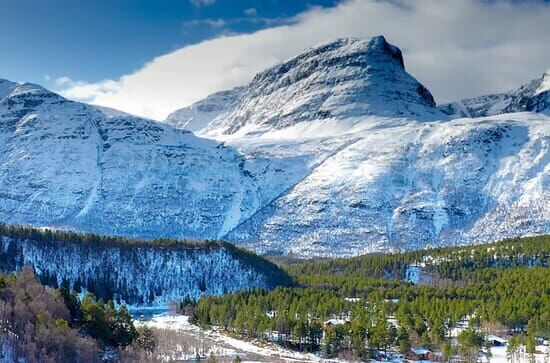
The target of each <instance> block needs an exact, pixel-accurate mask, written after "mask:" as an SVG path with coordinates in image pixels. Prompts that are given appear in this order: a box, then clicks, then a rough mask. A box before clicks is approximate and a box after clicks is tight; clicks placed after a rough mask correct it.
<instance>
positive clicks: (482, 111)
mask: <svg viewBox="0 0 550 363" xmlns="http://www.w3.org/2000/svg"><path fill="white" fill-rule="evenodd" d="M439 109H440V110H441V111H443V112H444V113H446V114H448V115H450V116H453V117H480V116H490V115H498V114H501V113H511V112H523V111H532V112H544V111H546V110H549V109H550V69H549V70H547V71H546V72H545V73H544V74H543V75H542V77H541V78H539V79H535V80H533V81H531V82H529V83H528V84H525V85H523V86H521V87H520V88H519V89H517V90H514V91H511V92H506V93H499V94H494V95H486V96H479V97H473V98H468V99H465V100H462V101H459V102H453V103H448V104H444V105H441V106H439Z"/></svg>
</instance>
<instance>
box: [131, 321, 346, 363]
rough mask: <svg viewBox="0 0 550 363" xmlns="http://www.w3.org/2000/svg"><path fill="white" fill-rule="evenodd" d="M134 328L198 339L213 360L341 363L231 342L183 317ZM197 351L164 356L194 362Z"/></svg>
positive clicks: (262, 345)
mask: <svg viewBox="0 0 550 363" xmlns="http://www.w3.org/2000/svg"><path fill="white" fill-rule="evenodd" d="M136 325H137V326H139V325H147V326H148V327H152V328H156V329H163V330H173V331H177V332H180V333H185V334H184V335H182V336H181V338H182V339H198V340H196V341H198V342H200V344H199V345H202V346H203V347H205V346H208V347H209V348H207V349H203V355H204V356H206V357H207V356H209V354H210V352H211V351H212V352H214V354H215V355H216V357H225V358H235V357H236V356H237V355H238V356H239V357H240V358H241V359H242V360H243V362H254V361H260V362H341V361H339V360H326V359H321V358H320V357H318V356H317V355H314V354H307V353H299V352H294V351H291V350H288V349H284V348H282V347H279V346H277V345H275V344H269V343H264V342H258V341H256V342H252V341H244V340H239V339H235V338H232V337H230V336H228V335H226V334H223V333H222V332H220V331H218V330H201V329H200V328H199V327H197V326H195V325H193V324H190V323H189V317H187V316H184V315H161V316H156V317H153V318H152V319H150V320H142V321H140V320H138V321H136ZM200 350H201V349H200V346H197V347H194V348H193V347H191V348H190V349H188V351H187V352H179V353H174V352H166V353H165V354H166V355H167V356H170V357H172V358H173V359H174V358H176V359H178V358H179V359H194V358H195V355H196V352H199V351H200ZM178 354H179V355H178Z"/></svg>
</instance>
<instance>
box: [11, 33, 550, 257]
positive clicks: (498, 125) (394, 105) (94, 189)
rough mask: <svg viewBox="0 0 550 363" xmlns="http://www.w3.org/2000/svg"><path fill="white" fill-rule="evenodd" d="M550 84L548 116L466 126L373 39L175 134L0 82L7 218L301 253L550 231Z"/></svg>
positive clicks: (177, 117)
mask: <svg viewBox="0 0 550 363" xmlns="http://www.w3.org/2000/svg"><path fill="white" fill-rule="evenodd" d="M547 80H548V77H544V78H543V81H541V82H540V84H538V85H534V84H533V85H532V86H530V87H529V89H530V90H531V89H534V91H532V92H531V91H527V90H526V89H525V92H523V93H524V94H526V95H527V94H529V97H528V98H529V99H530V100H531V101H529V102H528V103H529V104H530V105H542V106H541V107H542V108H541V107H539V106H536V107H534V106H533V107H531V106H530V107H531V108H530V109H529V110H530V112H519V113H506V114H501V115H494V116H490V117H489V116H483V117H477V118H461V119H455V120H453V119H452V118H451V117H449V115H448V114H447V113H451V114H453V113H454V112H449V111H448V109H446V112H447V113H444V112H442V111H441V109H438V108H437V107H436V105H435V102H434V99H433V97H432V95H431V94H430V92H429V91H428V90H426V88H424V87H423V86H422V85H421V84H420V83H419V82H418V81H416V80H415V79H414V78H413V77H412V76H410V75H409V74H408V73H407V72H406V71H405V68H404V62H403V58H402V56H401V52H400V51H399V49H398V48H396V47H395V46H393V45H390V44H389V43H387V42H386V40H385V39H384V38H383V37H375V38H373V39H371V40H360V39H340V40H337V41H335V42H332V43H326V44H322V45H320V46H318V47H314V48H312V49H309V50H307V51H305V52H304V53H302V54H300V55H298V56H296V57H294V58H292V59H290V60H288V61H286V62H284V63H281V64H280V65H276V66H274V67H272V68H270V69H268V70H266V71H264V72H261V73H259V74H258V75H256V76H255V77H254V78H253V80H252V81H251V83H250V84H248V85H245V86H243V87H241V88H237V89H234V90H232V91H226V92H220V93H217V94H214V95H212V96H210V97H208V98H206V99H205V100H203V101H199V102H198V103H196V104H195V105H192V106H190V107H189V108H186V109H183V110H179V111H176V112H174V113H173V114H172V115H171V116H170V118H169V119H168V120H167V122H166V124H159V123H155V122H153V121H150V120H145V119H141V118H137V117H133V116H129V115H124V114H119V113H117V112H113V111H112V110H104V109H98V108H96V107H92V106H88V105H84V104H81V103H77V102H72V101H68V100H66V99H64V98H62V97H60V96H58V95H56V94H53V93H51V92H49V91H47V90H45V89H43V88H41V87H38V86H35V85H17V84H15V85H14V84H11V83H5V82H4V83H2V84H4V85H3V86H2V87H0V90H2V91H0V96H1V97H2V100H1V101H0V220H2V221H4V222H7V223H23V224H33V225H39V226H43V225H46V226H56V227H64V228H71V229H76V230H83V231H93V232H98V233H102V234H123V235H129V236H139V237H145V238H150V237H159V236H167V237H197V238H224V239H227V240H229V241H231V242H235V243H237V244H242V245H245V246H248V247H250V248H252V249H254V250H256V251H258V252H261V253H281V254H296V255H300V256H312V255H316V256H320V255H353V254H359V253H364V252H368V251H388V250H397V249H412V248H422V247H426V246H435V245H449V244H457V243H476V242H485V241H492V240H497V239H500V238H504V237H511V236H519V235H526V234H541V233H549V232H550V210H549V209H550V208H548V206H549V205H550V169H549V168H550V167H549V161H550V116H549V115H548V114H547V113H545V112H539V111H543V110H544V107H545V106H544V105H545V102H546V100H547V99H546V98H545V97H547V96H548V92H547ZM6 85H8V86H6ZM525 97H527V96H525ZM517 99H518V101H517V102H515V101H514V102H515V103H514V104H516V103H517V104H523V103H522V102H523V101H521V102H520V101H519V99H520V98H517ZM537 100H538V101H537ZM510 104H512V103H510ZM480 107H482V108H483V107H485V108H486V109H489V108H490V107H492V106H488V105H484V106H480ZM443 109H444V110H445V108H443ZM470 115H471V113H470ZM168 124H170V125H168ZM174 126H175V127H174ZM179 128H190V129H193V130H196V131H197V134H199V135H201V136H203V137H209V138H210V139H205V138H199V137H196V136H194V135H193V134H192V133H190V132H188V131H185V130H182V129H179ZM212 138H214V139H215V140H216V141H214V140H212Z"/></svg>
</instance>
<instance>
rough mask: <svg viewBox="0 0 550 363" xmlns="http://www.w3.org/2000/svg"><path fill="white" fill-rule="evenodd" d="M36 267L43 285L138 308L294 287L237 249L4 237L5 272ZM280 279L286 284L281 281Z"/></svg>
mask: <svg viewBox="0 0 550 363" xmlns="http://www.w3.org/2000/svg"><path fill="white" fill-rule="evenodd" d="M24 266H32V267H33V268H34V269H35V271H36V273H37V275H38V276H39V277H40V279H41V280H42V282H43V283H45V284H47V285H50V286H61V285H63V286H68V287H70V288H71V289H76V290H77V291H79V290H87V291H92V292H94V293H95V294H96V295H97V296H99V297H102V298H104V299H116V300H117V301H124V302H125V303H127V304H130V305H133V306H138V307H139V306H166V305H167V304H168V303H169V302H170V301H174V300H181V298H182V297H184V296H185V295H189V296H190V297H193V298H198V297H200V296H202V295H205V294H208V295H219V294H223V293H225V292H228V291H237V290H241V289H250V288H256V287H262V288H272V287H273V286H274V285H276V284H278V283H279V282H281V283H283V284H284V283H288V280H286V279H285V276H286V275H284V273H282V272H281V271H279V270H278V269H276V267H275V266H273V265H272V264H270V263H269V262H266V261H264V262H263V263H262V260H261V259H259V258H258V257H257V256H252V255H249V254H247V253H244V252H242V251H239V250H237V249H234V248H231V247H229V248H227V247H222V246H205V247H192V246H190V247H182V246H178V247H152V246H145V245H143V246H123V245H118V246H117V245H104V244H92V243H70V242H56V241H53V242H44V241H34V240H29V239H24V240H16V239H13V238H10V237H0V269H1V270H4V271H19V270H21V268H23V267H24ZM279 279H280V280H279Z"/></svg>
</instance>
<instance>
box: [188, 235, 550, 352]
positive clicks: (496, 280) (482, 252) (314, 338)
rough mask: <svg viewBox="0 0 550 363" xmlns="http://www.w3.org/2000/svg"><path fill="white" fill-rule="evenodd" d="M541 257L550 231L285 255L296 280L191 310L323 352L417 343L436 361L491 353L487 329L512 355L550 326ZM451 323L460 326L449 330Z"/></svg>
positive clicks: (204, 321) (406, 348)
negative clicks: (350, 253) (319, 256)
mask: <svg viewBox="0 0 550 363" xmlns="http://www.w3.org/2000/svg"><path fill="white" fill-rule="evenodd" d="M279 262H281V260H280V259H279ZM549 262H550V236H542V237H533V238H521V239H513V240H506V241H502V242H498V243H493V244H487V245H480V246H473V247H453V248H439V249H432V250H424V251H416V252H410V253H398V254H384V255H382V254H374V255H366V256H360V257H355V258H350V259H328V260H320V261H311V262H306V263H303V262H299V261H293V260H286V263H287V265H286V267H285V268H286V270H287V271H288V272H289V274H290V275H291V276H292V278H293V279H294V281H295V283H296V287H293V288H288V287H279V288H276V289H275V290H273V291H267V290H263V289H256V290H252V291H241V292H238V293H232V294H226V295H224V296H209V297H203V298H201V299H200V300H199V301H198V302H197V303H196V305H195V306H194V309H193V319H194V321H195V322H196V323H197V324H200V325H207V326H209V325H214V326H220V327H222V328H223V329H225V330H227V331H229V332H230V333H233V334H236V335H238V336H244V337H248V338H254V339H265V340H270V341H274V342H277V343H279V344H282V345H284V346H287V347H291V348H293V349H297V350H301V351H319V350H321V351H322V353H323V354H324V356H326V357H337V356H339V357H347V358H351V357H353V358H362V359H370V358H376V357H377V356H379V355H380V354H382V353H381V352H385V351H388V350H390V349H391V350H393V351H399V352H401V353H402V354H404V355H407V354H410V352H411V347H413V346H416V347H419V346H421V347H423V348H426V349H430V350H434V351H437V352H439V353H440V354H441V357H442V358H441V359H443V360H444V361H448V360H449V359H450V358H451V357H453V356H461V357H462V359H464V360H466V361H472V360H473V361H475V360H476V359H477V358H478V350H480V349H485V354H490V348H489V349H487V348H486V347H485V345H486V344H488V343H487V342H486V341H485V338H484V337H485V336H486V335H487V334H497V335H499V336H506V337H512V339H511V340H510V342H511V343H510V344H509V345H508V346H509V349H510V350H511V351H510V354H511V355H513V354H516V351H517V350H518V349H519V346H520V345H522V344H523V345H524V346H526V347H527V348H526V349H527V353H528V354H534V353H535V346H536V342H537V341H540V340H541V339H544V338H546V339H547V338H548V336H549V334H550V269H549V268H548V265H549ZM411 275H413V276H411ZM188 303H189V301H187V302H186V304H188ZM457 327H459V328H464V327H467V329H461V330H460V331H461V333H460V334H459V335H458V337H456V336H454V337H453V334H452V331H453V330H454V329H455V328H457Z"/></svg>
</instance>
